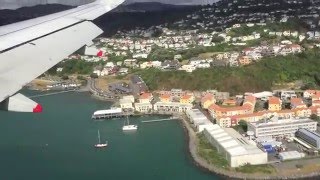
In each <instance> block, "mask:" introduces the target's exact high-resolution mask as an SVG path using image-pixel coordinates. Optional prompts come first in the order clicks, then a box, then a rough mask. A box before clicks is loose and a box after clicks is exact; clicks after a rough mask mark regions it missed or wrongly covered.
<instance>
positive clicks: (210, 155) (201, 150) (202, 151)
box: [198, 134, 229, 169]
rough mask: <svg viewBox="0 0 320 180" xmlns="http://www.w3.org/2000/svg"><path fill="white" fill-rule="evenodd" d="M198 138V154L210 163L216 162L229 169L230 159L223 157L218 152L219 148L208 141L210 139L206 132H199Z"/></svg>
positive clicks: (217, 164) (219, 165) (218, 165)
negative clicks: (205, 135)
mask: <svg viewBox="0 0 320 180" xmlns="http://www.w3.org/2000/svg"><path fill="white" fill-rule="evenodd" d="M198 138H199V146H198V154H199V155H200V156H201V157H202V158H203V159H205V160H206V161H207V162H208V163H209V164H214V165H215V166H217V167H220V168H224V169H227V168H228V167H229V165H228V161H227V160H226V159H225V158H223V157H222V156H221V155H220V154H219V153H218V151H217V149H216V148H215V147H213V146H212V145H211V144H210V143H209V142H208V140H207V139H206V138H205V137H204V134H199V135H198Z"/></svg>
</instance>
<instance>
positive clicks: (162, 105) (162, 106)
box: [153, 102, 192, 113]
mask: <svg viewBox="0 0 320 180" xmlns="http://www.w3.org/2000/svg"><path fill="white" fill-rule="evenodd" d="M153 108H154V111H158V112H163V113H165V112H166V113H181V112H186V111H187V110H190V109H192V104H184V103H179V102H156V103H155V104H154V105H153Z"/></svg>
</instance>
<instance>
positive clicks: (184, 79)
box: [137, 50, 320, 94]
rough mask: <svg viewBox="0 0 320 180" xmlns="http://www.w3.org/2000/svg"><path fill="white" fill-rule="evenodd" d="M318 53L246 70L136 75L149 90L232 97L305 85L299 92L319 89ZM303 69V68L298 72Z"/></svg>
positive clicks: (262, 63)
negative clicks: (285, 85)
mask: <svg viewBox="0 0 320 180" xmlns="http://www.w3.org/2000/svg"><path fill="white" fill-rule="evenodd" d="M319 59H320V53H319V52H318V50H315V51H308V52H305V53H301V54H298V55H292V56H278V57H273V58H264V59H263V60H261V61H260V62H258V63H256V64H252V65H249V66H245V67H236V68H230V67H219V68H218V67H215V68H210V69H199V70H196V71H194V72H193V73H187V72H184V71H160V70H156V69H148V70H143V71H140V72H137V74H140V75H141V76H142V78H143V79H144V80H145V82H146V83H147V85H148V86H149V87H150V88H151V89H153V90H154V89H171V88H182V89H190V90H206V89H217V90H220V91H228V92H231V93H233V94H236V93H241V92H248V91H249V92H258V91H264V90H270V89H271V88H272V87H273V86H274V85H275V84H276V83H289V82H295V81H297V80H302V82H304V84H305V85H304V87H302V88H314V87H316V86H317V85H320V81H319V80H320V74H319V72H318V67H320V61H319ZM302 66H303V68H301V67H302Z"/></svg>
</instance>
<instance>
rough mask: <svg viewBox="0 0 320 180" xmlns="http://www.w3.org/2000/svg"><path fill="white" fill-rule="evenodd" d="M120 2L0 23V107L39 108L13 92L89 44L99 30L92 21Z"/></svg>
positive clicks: (101, 1) (108, 0) (114, 0)
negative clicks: (4, 23) (8, 23)
mask: <svg viewBox="0 0 320 180" xmlns="http://www.w3.org/2000/svg"><path fill="white" fill-rule="evenodd" d="M123 1H124V0H98V1H95V2H93V3H90V4H86V5H82V6H79V7H77V8H74V9H70V10H67V11H63V12H59V13H55V14H51V15H47V16H43V17H39V18H35V19H31V20H27V21H22V22H18V23H14V24H10V25H6V26H1V27H0V108H2V109H6V110H9V111H19V112H37V111H42V108H41V107H40V105H38V104H37V103H35V102H34V101H32V100H31V99H26V97H25V96H23V95H21V94H17V95H15V93H16V92H17V91H19V90H20V89H21V88H22V87H23V86H25V85H26V84H27V83H29V82H30V81H32V80H33V79H35V78H37V77H38V76H40V75H41V74H42V73H44V72H45V71H47V70H48V69H50V68H51V67H53V66H54V65H55V64H57V63H58V62H60V61H61V60H63V59H64V58H65V57H67V56H68V55H70V54H72V53H73V52H75V51H77V50H78V49H80V48H81V47H83V46H84V45H87V44H91V43H92V40H93V39H94V38H95V37H97V36H99V35H100V34H101V33H102V32H103V31H102V30H101V29H100V28H98V27H97V26H96V25H95V24H93V23H92V20H94V19H95V18H97V17H99V16H101V15H103V14H105V13H106V12H108V11H110V10H112V9H113V8H115V7H117V6H118V5H119V4H121V3H122V2H123ZM26 100H28V101H29V103H27V102H26ZM21 102H23V103H21ZM29 104H31V105H29Z"/></svg>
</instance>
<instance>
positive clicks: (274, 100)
mask: <svg viewBox="0 0 320 180" xmlns="http://www.w3.org/2000/svg"><path fill="white" fill-rule="evenodd" d="M268 101H269V104H281V101H280V99H279V98H278V97H274V96H272V97H269V99H268Z"/></svg>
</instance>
